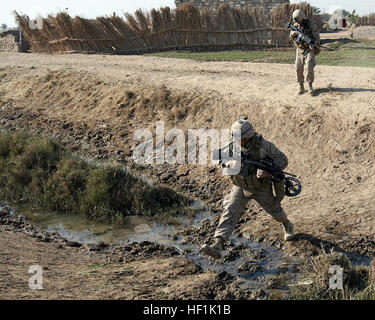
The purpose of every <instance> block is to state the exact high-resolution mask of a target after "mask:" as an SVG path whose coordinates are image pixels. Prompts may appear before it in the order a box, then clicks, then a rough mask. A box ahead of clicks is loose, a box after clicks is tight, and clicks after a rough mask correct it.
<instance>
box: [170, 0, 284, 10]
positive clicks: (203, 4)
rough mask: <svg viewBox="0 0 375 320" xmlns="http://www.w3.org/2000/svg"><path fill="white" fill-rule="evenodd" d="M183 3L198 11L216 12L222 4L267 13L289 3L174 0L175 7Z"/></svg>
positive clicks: (281, 1) (277, 0)
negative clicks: (196, 8)
mask: <svg viewBox="0 0 375 320" xmlns="http://www.w3.org/2000/svg"><path fill="white" fill-rule="evenodd" d="M185 3H190V4H191V5H193V6H195V7H198V8H200V9H204V8H208V9H213V10H217V9H218V8H219V7H220V6H221V5H222V4H228V5H229V6H233V7H237V8H243V7H247V6H249V7H252V6H260V7H263V8H264V9H265V12H269V11H271V10H272V9H273V8H277V7H281V5H282V4H283V3H289V0H175V4H176V7H181V6H182V5H183V4H185Z"/></svg>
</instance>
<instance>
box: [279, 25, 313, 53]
mask: <svg viewBox="0 0 375 320" xmlns="http://www.w3.org/2000/svg"><path fill="white" fill-rule="evenodd" d="M285 27H286V28H287V29H290V30H292V31H295V32H297V33H298V36H297V38H296V39H295V40H294V41H295V42H296V43H297V44H302V43H307V44H308V45H309V47H310V49H311V50H314V49H318V50H319V49H320V48H319V46H318V45H317V44H316V43H315V40H313V39H311V38H310V37H309V36H307V35H305V34H304V33H303V32H302V30H300V29H299V28H297V27H295V26H294V25H293V23H291V22H288V23H287V24H286V26H285Z"/></svg>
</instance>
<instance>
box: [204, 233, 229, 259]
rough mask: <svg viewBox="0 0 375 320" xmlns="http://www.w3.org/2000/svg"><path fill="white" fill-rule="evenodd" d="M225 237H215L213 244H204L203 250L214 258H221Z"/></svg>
mask: <svg viewBox="0 0 375 320" xmlns="http://www.w3.org/2000/svg"><path fill="white" fill-rule="evenodd" d="M223 245H224V239H223V238H221V237H217V238H215V242H214V244H213V245H208V244H204V245H203V246H202V248H201V250H202V252H203V253H204V254H206V255H208V256H210V257H212V258H214V259H220V258H221V252H222V251H223Z"/></svg>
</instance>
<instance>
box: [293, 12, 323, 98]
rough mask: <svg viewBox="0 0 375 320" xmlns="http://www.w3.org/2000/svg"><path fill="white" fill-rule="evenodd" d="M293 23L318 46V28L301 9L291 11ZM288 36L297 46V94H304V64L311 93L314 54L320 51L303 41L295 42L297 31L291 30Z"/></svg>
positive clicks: (314, 61)
mask: <svg viewBox="0 0 375 320" xmlns="http://www.w3.org/2000/svg"><path fill="white" fill-rule="evenodd" d="M292 19H293V23H294V26H295V27H296V28H297V29H299V30H301V31H302V32H303V33H304V34H305V35H306V36H308V37H309V38H310V39H312V40H313V41H314V42H315V44H316V45H317V46H320V35H319V31H318V28H317V26H316V24H315V23H314V22H312V21H311V20H309V19H306V17H305V13H304V12H303V11H302V10H295V11H294V12H293V16H292ZM290 38H291V40H292V41H293V43H294V45H295V46H296V47H297V52H296V63H295V66H296V72H297V82H298V83H299V91H298V94H299V95H301V94H304V93H305V92H306V91H305V87H304V82H305V81H304V75H303V71H304V66H305V64H306V68H307V75H306V81H307V82H308V84H309V93H310V94H311V95H313V92H314V89H313V82H314V68H315V65H316V60H315V56H316V55H318V54H319V53H320V49H319V48H314V49H312V48H310V46H309V45H308V44H307V43H305V42H297V39H298V32H297V31H291V32H290Z"/></svg>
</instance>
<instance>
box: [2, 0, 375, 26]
mask: <svg viewBox="0 0 375 320" xmlns="http://www.w3.org/2000/svg"><path fill="white" fill-rule="evenodd" d="M290 2H291V3H298V2H300V1H293V0H291V1H290ZM308 2H309V3H310V4H311V5H313V6H316V7H319V8H320V9H321V10H322V11H324V12H328V13H331V12H333V11H334V10H335V9H338V8H342V9H346V10H348V11H350V12H351V11H352V10H353V9H356V12H357V13H359V14H367V13H370V12H375V0H356V1H353V0H311V1H308ZM165 6H169V7H170V8H174V7H175V5H174V0H136V1H134V0H104V1H103V0H80V1H78V0H61V1H60V0H59V1H57V0H56V1H54V0H12V1H10V0H4V1H3V3H2V4H1V6H0V9H1V10H0V24H3V23H5V24H7V25H8V26H9V27H15V26H16V22H15V20H14V16H13V15H12V11H13V10H17V12H18V13H23V14H27V15H28V16H29V17H30V18H36V17H37V16H38V15H41V16H46V15H47V14H50V13H53V14H56V13H57V12H59V11H62V10H66V9H67V11H68V13H69V14H70V15H72V16H75V15H79V16H82V17H85V18H96V17H97V16H101V15H111V14H113V12H116V14H118V15H123V13H124V12H130V13H134V11H135V10H137V9H139V8H141V9H145V10H149V9H152V8H160V7H165Z"/></svg>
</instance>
